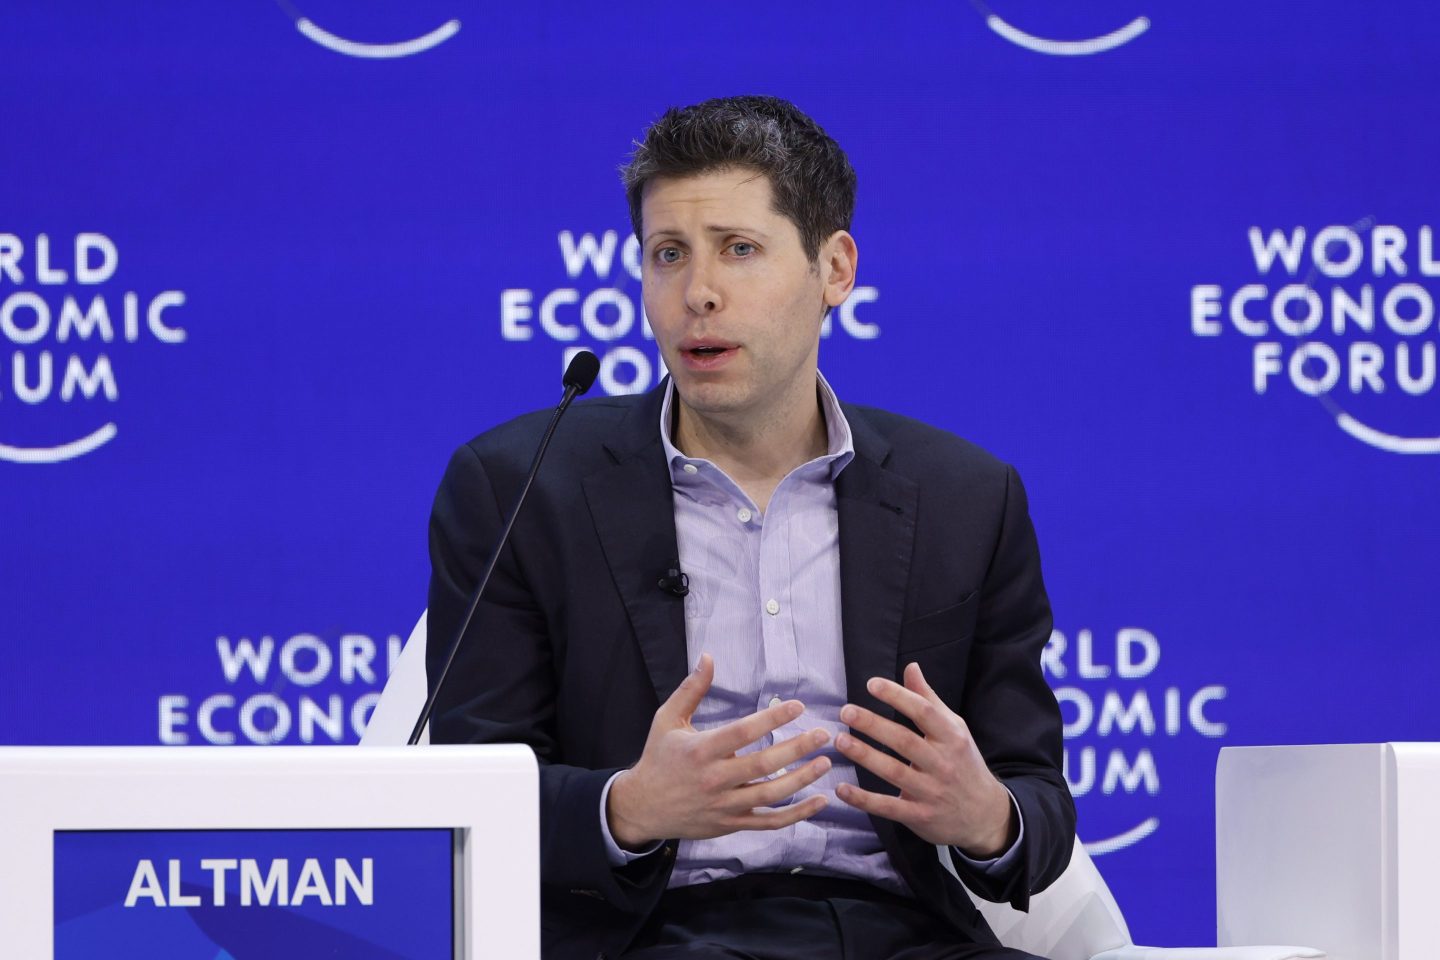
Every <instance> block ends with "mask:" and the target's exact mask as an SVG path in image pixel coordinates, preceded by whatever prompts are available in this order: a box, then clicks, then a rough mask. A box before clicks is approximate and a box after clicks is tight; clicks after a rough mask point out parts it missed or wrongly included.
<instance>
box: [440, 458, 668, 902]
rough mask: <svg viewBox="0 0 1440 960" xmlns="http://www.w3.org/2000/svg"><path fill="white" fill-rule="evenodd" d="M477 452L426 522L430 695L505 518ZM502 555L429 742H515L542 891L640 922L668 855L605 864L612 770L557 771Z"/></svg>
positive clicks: (513, 578) (535, 635) (454, 461)
mask: <svg viewBox="0 0 1440 960" xmlns="http://www.w3.org/2000/svg"><path fill="white" fill-rule="evenodd" d="M511 506H512V505H511V504H509V503H506V504H503V505H502V504H500V503H499V502H498V499H497V495H496V491H495V488H494V486H493V484H492V483H491V480H490V477H489V475H488V474H487V472H486V469H485V466H484V464H483V463H482V461H481V459H480V457H479V456H478V455H477V454H476V452H475V450H474V449H473V448H472V447H471V446H469V445H466V446H462V447H461V448H460V449H459V450H457V451H456V452H455V454H454V456H453V457H452V458H451V460H450V464H449V467H448V468H447V469H446V472H445V477H444V479H443V480H442V481H441V484H440V488H439V491H438V492H437V494H436V497H435V504H434V508H433V510H432V512H431V518H430V562H431V575H430V590H429V610H430V612H429V639H428V641H427V648H426V655H425V659H426V672H427V674H428V676H429V682H430V684H431V685H432V689H433V685H434V683H435V681H436V677H437V676H438V673H439V671H440V669H441V667H442V666H443V663H444V659H445V656H446V654H447V653H448V648H449V646H450V644H451V641H452V640H453V639H454V637H455V632H456V631H457V630H458V629H459V627H460V623H461V622H462V621H463V620H464V617H465V612H466V610H467V609H468V608H469V604H470V595H471V593H472V592H473V591H474V589H475V586H476V584H477V583H478V582H479V577H480V574H481V573H482V571H483V570H484V565H485V563H486V561H487V560H488V559H489V556H490V552H491V551H492V550H493V548H494V544H495V543H496V541H497V540H498V539H499V536H500V530H501V526H502V524H503V522H504V520H503V515H504V512H505V511H508V510H509V509H510V508H511ZM513 546H514V541H513V539H512V546H507V548H506V549H505V551H504V552H503V553H502V554H501V556H500V559H499V562H498V563H497V564H496V567H495V572H494V574H493V575H492V577H491V579H490V583H489V585H488V586H487V587H486V590H485V597H484V598H483V599H482V600H481V601H480V603H479V605H478V607H477V608H476V612H475V618H474V620H473V621H472V622H471V626H470V629H469V630H468V631H467V633H466V635H465V637H464V638H463V639H462V641H461V643H460V647H459V650H458V651H457V653H456V655H455V660H454V664H453V666H452V667H451V669H450V674H449V677H448V679H447V680H446V682H445V686H444V688H443V689H442V690H441V694H440V697H439V698H438V700H437V703H436V706H435V713H434V718H433V719H432V721H431V740H432V742H435V743H522V744H525V745H526V746H528V747H530V748H531V749H532V750H534V751H535V756H536V758H537V759H538V761H539V765H540V879H541V883H542V885H548V886H553V887H559V888H562V889H568V890H572V891H574V892H577V893H585V894H590V895H598V896H601V897H603V898H604V899H605V900H607V901H608V902H610V903H611V904H613V905H614V906H616V907H619V908H620V909H622V910H626V911H628V912H642V913H643V912H645V911H647V910H648V909H650V907H651V906H653V903H654V901H655V899H656V898H657V897H658V896H659V894H660V893H661V892H663V890H664V886H665V882H666V880H667V879H668V877H669V870H670V867H671V866H672V865H673V862H674V861H673V857H672V856H670V855H668V854H667V853H666V852H663V851H662V852H661V853H657V854H655V855H653V856H647V857H644V858H642V859H640V860H637V861H635V862H633V863H630V864H628V865H627V866H625V867H621V868H615V867H612V866H611V865H610V862H609V860H608V858H607V855H606V848H605V842H604V835H603V833H602V831H601V825H600V800H601V793H602V791H603V790H604V788H605V784H606V782H607V781H608V780H609V779H610V777H611V776H612V775H614V774H615V773H616V772H617V770H618V769H620V768H610V769H601V770H592V769H587V768H584V767H578V766H571V765H568V764H566V763H564V762H562V760H563V758H562V756H561V750H560V747H559V744H558V743H557V738H556V733H555V709H556V706H555V705H556V703H557V699H558V691H557V689H556V680H555V671H554V669H553V654H552V643H551V637H550V634H549V632H548V630H547V618H546V615H545V611H544V609H543V608H542V606H541V604H540V603H539V602H538V601H537V599H536V597H535V595H534V593H533V591H532V590H531V589H530V587H529V586H528V584H527V580H526V577H525V575H524V571H523V569H522V567H521V564H520V562H519V561H518V559H517V551H516V549H513V548H512V547H513Z"/></svg>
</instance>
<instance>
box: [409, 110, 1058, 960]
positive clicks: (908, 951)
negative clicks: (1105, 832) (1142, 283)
mask: <svg viewBox="0 0 1440 960" xmlns="http://www.w3.org/2000/svg"><path fill="white" fill-rule="evenodd" d="M624 177H625V182H626V187H627V191H628V195H629V200H630V209H631V217H632V221H633V224H634V227H635V232H636V235H637V237H638V238H639V240H640V242H641V251H642V261H643V267H642V278H643V285H644V300H645V309H646V314H647V316H648V318H649V321H650V325H651V327H652V329H653V331H654V333H655V338H656V342H657V344H658V345H659V349H660V351H661V355H662V357H663V359H664V361H665V364H666V366H667V368H668V369H669V371H670V378H669V379H668V380H667V381H666V382H665V383H664V384H662V385H661V386H660V387H659V388H657V389H656V390H655V391H652V392H651V393H650V394H648V395H645V396H642V397H627V398H617V399H610V400H599V401H591V402H586V403H583V404H579V405H577V407H576V408H575V410H574V411H573V413H572V414H571V419H570V420H569V421H568V422H567V423H565V424H564V425H563V426H562V427H561V429H560V431H559V434H558V436H557V437H556V440H555V445H554V447H553V448H552V450H551V453H550V454H549V459H548V460H547V462H546V465H545V470H543V471H542V472H541V475H540V478H539V480H538V481H537V482H536V485H535V487H534V489H533V490H532V491H531V494H530V499H529V500H528V502H527V504H526V509H525V511H524V512H523V513H522V514H521V516H520V517H519V520H518V521H517V523H516V526H515V532H514V537H513V539H512V541H511V546H510V547H509V548H507V551H506V553H505V554H504V555H503V556H502V558H501V560H500V563H499V566H498V567H497V569H496V573H495V575H494V578H493V579H492V580H491V582H490V585H489V588H488V589H487V593H486V597H485V599H484V601H483V602H482V603H481V605H480V608H479V611H478V613H477V617H476V621H475V624H474V626H473V627H472V629H471V630H470V633H469V635H468V636H467V638H466V641H465V644H464V646H463V647H462V649H461V651H460V653H459V655H458V657H457V661H456V666H455V670H454V673H453V674H452V682H453V685H452V686H450V687H449V689H448V691H447V692H446V693H445V695H444V696H443V697H442V701H441V703H440V704H439V705H438V707H437V714H436V716H437V719H436V721H435V722H434V725H433V731H432V732H433V735H434V739H436V740H437V741H442V742H443V741H458V742H520V743H526V744H529V745H530V746H531V747H532V748H534V750H535V752H536V754H537V756H538V757H539V759H540V763H541V770H540V773H541V812H540V820H541V851H540V855H541V880H542V891H541V898H542V900H541V904H542V906H541V909H542V928H543V929H542V939H543V943H544V952H545V955H546V956H547V957H556V958H572V957H573V958H585V960H592V958H595V957H600V956H603V957H612V958H613V957H618V956H624V957H631V958H636V960H661V958H667V957H680V956H684V957H694V958H699V957H756V958H770V957H775V958H782V957H783V958H786V960H795V958H803V957H815V958H821V957H824V958H830V957H837V958H838V957H846V958H852V957H853V958H864V960H883V958H895V960H900V958H906V960H922V958H934V960H941V958H961V957H965V958H969V957H986V958H989V957H997V958H998V957H1013V956H1018V954H1016V953H1015V952H1013V951H1007V950H1004V949H1002V948H1000V947H998V946H996V945H995V941H994V937H993V935H992V934H991V933H990V931H989V930H988V928H987V927H986V926H985V923H984V921H983V919H981V918H980V916H979V914H978V912H977V911H976V910H975V909H974V907H973V905H972V904H971V903H970V901H969V899H968V898H967V896H966V894H965V892H964V891H963V890H962V889H961V887H960V884H959V883H958V882H957V880H956V879H955V877H954V876H952V875H951V874H950V873H949V872H948V871H947V870H946V869H945V868H944V865H943V863H942V856H943V857H944V858H946V859H948V860H950V861H951V862H953V864H954V867H955V870H956V871H957V872H958V873H959V874H960V875H961V876H963V877H964V878H965V881H966V883H967V884H968V885H969V886H970V887H971V889H973V890H975V891H976V892H977V893H978V894H979V895H981V896H983V897H987V898H989V899H993V900H1000V901H1008V902H1010V903H1012V904H1014V905H1015V906H1017V907H1019V908H1022V909H1023V908H1024V907H1025V905H1026V903H1027V900H1028V898H1029V896H1030V894H1031V893H1033V892H1035V891H1037V890H1039V889H1041V888H1043V887H1044V886H1045V885H1046V884H1048V883H1049V882H1050V881H1051V880H1052V879H1054V878H1055V877H1056V876H1058V875H1059V873H1060V872H1061V871H1063V869H1064V867H1065V865H1066V864H1067V863H1068V860H1069V855H1070V848H1071V843H1072V838H1073V832H1074V807H1073V804H1072V802H1071V799H1070V795H1069V791H1068V789H1067V788H1066V785H1065V782H1064V779H1063V777H1062V776H1061V773H1060V754H1061V738H1060V716H1059V710H1058V708H1057V706H1056V703H1055V700H1054V697H1053V696H1052V695H1051V693H1050V691H1049V689H1048V687H1047V686H1046V684H1045V682H1044V679H1043V677H1042V674H1041V670H1040V663H1039V654H1040V650H1041V648H1042V647H1043V645H1044V643H1045V640H1046V639H1047V638H1048V636H1049V634H1050V626H1051V620H1050V610H1049V604H1048V601H1047V600H1046V597H1045V592H1044V587H1043V584H1042V582H1041V577H1040V563H1039V555H1038V552H1037V548H1036V544H1035V539H1034V534H1033V531H1032V529H1031V526H1030V521H1029V518H1028V514H1027V510H1026V506H1025V497H1024V492H1023V490H1022V488H1021V486H1020V482H1019V479H1018V477H1017V476H1016V475H1015V473H1014V471H1013V470H1012V469H1011V468H1009V467H1007V466H1005V465H1004V464H1001V463H999V462H998V461H996V460H994V459H993V458H991V457H990V456H988V455H987V454H985V453H984V452H983V451H980V450H979V449H977V448H975V447H973V446H971V445H969V444H967V443H965V442H964V441H962V440H960V439H958V438H956V437H953V436H951V435H949V434H946V433H943V432H941V431H938V430H935V429H933V428H930V427H927V426H924V425H923V424H920V423H917V422H915V421H913V420H909V419H906V418H902V417H898V416H895V415H893V414H888V413H884V412H882V411H878V410H872V409H862V408H857V407H852V406H848V405H842V404H840V403H839V402H838V400H837V399H836V397H835V394H834V392H833V391H832V390H831V388H830V386H829V385H828V384H827V383H826V382H825V381H824V379H823V378H822V377H820V375H819V372H818V367H817V362H818V360H817V357H818V350H819V336H820V327H821V323H822V321H823V319H824V316H825V314H826V312H827V311H828V310H829V309H830V308H832V307H835V306H838V305H839V304H841V303H842V302H844V300H845V298H846V297H847V296H848V295H849V293H850V291H851V289H852V288H853V286H854V283H855V270H856V264H857V251H856V245H855V241H854V239H853V238H852V237H851V235H850V233H849V232H848V228H849V225H850V217H851V211H852V209H853V205H854V194H855V175H854V172H853V171H852V170H851V168H850V164H849V161H848V160H847V159H846V158H845V155H844V153H843V151H841V149H840V148H839V146H838V145H837V144H836V143H835V142H834V141H833V140H831V139H830V138H829V137H828V136H827V135H826V134H825V133H824V132H823V131H822V130H821V129H820V128H819V127H818V126H816V125H815V123H814V122H813V121H811V120H810V119H809V118H808V117H806V116H805V115H804V114H802V113H801V112H800V111H799V110H798V109H796V108H795V107H794V106H792V105H790V104H788V103H786V102H784V101H781V100H776V99H773V98H768V97H735V98H729V99H724V100H711V101H706V102H705V103H701V104H698V105H696V106H693V107H688V108H685V109H679V110H671V111H669V112H668V113H666V114H665V116H664V117H662V118H661V119H660V120H659V121H657V122H656V123H655V124H654V125H653V126H652V127H651V128H650V130H649V131H648V132H647V134H646V136H645V139H644V141H643V142H642V143H640V144H639V145H638V147H637V150H636V152H635V154H634V156H633V158H632V160H631V162H630V164H629V165H628V166H627V167H626V168H625V170H624ZM546 415H547V414H537V415H532V416H530V417H522V418H520V419H519V420H517V421H513V422H512V423H509V424H506V425H504V426H501V427H498V428H496V429H495V430H492V431H490V432H489V433H487V434H484V435H483V436H481V437H479V438H477V439H475V440H474V441H472V442H471V443H469V444H467V445H466V446H464V447H462V448H461V449H460V450H459V451H458V452H457V453H456V454H455V457H454V458H453V459H452V461H451V464H450V467H449V470H448V472H447V474H446V476H445V480H444V482H443V483H442V485H441V488H440V491H439V494H438V495H437V498H436V504H435V511H434V516H433V519H432V525H431V553H432V562H433V568H434V572H433V577H432V581H431V588H430V628H431V631H432V634H433V636H435V637H436V639H437V640H448V639H449V638H450V637H451V636H452V635H453V632H454V631H455V630H456V629H457V628H458V623H459V620H460V618H461V616H462V614H463V611H464V609H465V606H466V598H467V597H468V595H469V593H470V592H471V591H472V590H473V588H474V585H475V582H476V578H477V575H478V568H479V566H480V565H481V564H482V563H483V561H484V559H485V557H486V555H487V553H488V551H489V550H490V549H491V546H492V544H493V543H494V541H495V539H496V537H497V534H498V530H499V527H500V524H501V522H502V513H503V511H505V510H507V509H508V508H509V505H510V504H511V503H512V502H513V501H514V499H515V496H516V493H517V491H518V487H519V484H520V483H521V482H522V480H523V477H524V474H525V471H526V467H527V466H528V464H529V460H530V458H531V456H532V454H533V449H534V444H535V443H536V438H537V437H538V436H539V434H540V432H541V428H542V426H543V423H542V420H543V418H544V417H545V416H546ZM430 650H431V656H432V659H431V670H432V674H433V671H434V669H435V666H436V661H438V659H439V658H440V657H441V656H442V655H443V653H444V644H443V643H438V642H437V643H435V644H433V645H432V646H431V648H430ZM496 869H503V865H496Z"/></svg>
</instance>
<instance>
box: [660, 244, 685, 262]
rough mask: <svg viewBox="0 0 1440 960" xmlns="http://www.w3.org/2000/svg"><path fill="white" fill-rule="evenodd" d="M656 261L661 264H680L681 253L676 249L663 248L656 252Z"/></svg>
mask: <svg viewBox="0 0 1440 960" xmlns="http://www.w3.org/2000/svg"><path fill="white" fill-rule="evenodd" d="M655 259H656V260H659V261H660V262H661V263H679V262H680V251H679V250H677V249H676V248H675V247H661V248H660V249H659V250H656V251H655Z"/></svg>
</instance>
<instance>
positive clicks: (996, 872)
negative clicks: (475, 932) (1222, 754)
mask: <svg viewBox="0 0 1440 960" xmlns="http://www.w3.org/2000/svg"><path fill="white" fill-rule="evenodd" d="M605 789H606V790H609V789H610V788H609V786H606V788H605ZM1005 792H1006V793H1010V788H1009V787H1006V788H1005ZM1010 806H1011V807H1013V808H1014V809H1015V822H1016V823H1018V824H1019V825H1020V830H1019V831H1018V832H1017V833H1016V835H1015V842H1014V843H1012V844H1010V849H1008V850H1006V851H1005V852H1004V853H1002V854H1000V855H999V856H998V857H991V858H990V859H989V860H976V859H974V858H973V857H967V856H966V855H965V851H963V850H961V849H960V848H959V847H951V848H950V853H951V855H952V856H954V857H955V858H957V859H959V860H963V861H965V863H966V864H968V865H969V866H970V867H972V868H973V869H975V870H978V871H980V872H981V873H983V874H985V875H986V876H987V877H1001V876H1004V875H1005V874H1006V872H1008V871H1009V870H1010V868H1011V867H1013V866H1014V865H1015V861H1016V860H1018V859H1020V845H1021V843H1023V842H1024V840H1025V818H1024V817H1023V816H1022V815H1021V813H1020V804H1019V803H1017V802H1016V801H1015V794H1013V793H1010ZM601 810H602V811H603V810H604V808H603V807H602V808H601ZM605 836H606V838H607V839H608V838H609V836H610V834H609V833H608V832H607V833H606V834H605ZM613 842H614V841H611V843H613ZM616 849H617V850H618V849H619V848H618V847H617V848H616Z"/></svg>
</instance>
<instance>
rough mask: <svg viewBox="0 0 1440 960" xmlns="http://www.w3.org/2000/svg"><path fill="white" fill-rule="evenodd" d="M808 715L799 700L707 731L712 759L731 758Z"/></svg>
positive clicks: (704, 734)
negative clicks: (713, 757)
mask: <svg viewBox="0 0 1440 960" xmlns="http://www.w3.org/2000/svg"><path fill="white" fill-rule="evenodd" d="M804 712H805V705H804V704H803V703H801V702H800V701H799V700H786V701H785V702H784V703H777V704H775V706H773V707H766V708H765V709H764V710H759V711H757V712H755V713H752V714H750V716H748V717H741V718H740V719H739V720H731V721H730V722H729V723H727V724H725V725H724V726H720V727H716V728H715V729H713V730H706V731H705V732H704V733H703V734H701V736H703V737H704V738H705V739H706V740H707V741H708V743H707V747H708V749H709V750H710V752H711V755H712V756H716V757H728V756H730V755H731V754H733V753H735V752H736V751H737V750H739V749H740V748H741V747H744V746H748V745H749V744H752V743H754V742H755V741H756V740H759V739H760V738H761V737H763V736H765V734H767V733H773V732H775V731H776V730H778V729H780V728H781V727H783V726H785V724H787V723H789V722H790V721H792V720H794V719H795V718H797V717H799V716H800V714H802V713H804Z"/></svg>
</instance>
